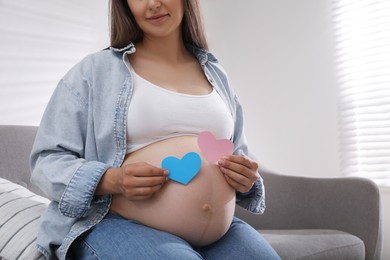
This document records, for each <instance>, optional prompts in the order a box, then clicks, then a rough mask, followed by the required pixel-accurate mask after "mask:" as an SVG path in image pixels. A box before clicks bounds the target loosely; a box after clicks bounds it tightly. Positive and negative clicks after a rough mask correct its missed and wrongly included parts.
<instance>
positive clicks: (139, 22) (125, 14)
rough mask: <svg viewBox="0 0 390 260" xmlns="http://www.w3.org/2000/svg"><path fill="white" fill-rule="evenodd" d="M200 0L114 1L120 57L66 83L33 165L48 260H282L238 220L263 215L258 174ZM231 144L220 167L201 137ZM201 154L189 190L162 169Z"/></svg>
mask: <svg viewBox="0 0 390 260" xmlns="http://www.w3.org/2000/svg"><path fill="white" fill-rule="evenodd" d="M199 9H200V7H199V3H198V1H197V0H160V1H158V0H127V1H126V0H112V1H111V8H110V12H111V16H110V18H111V47H110V48H108V49H106V50H103V51H100V52H98V53H95V54H92V55H89V56H87V57H86V58H85V59H83V60H82V61H81V62H80V63H78V64H77V65H76V66H74V67H73V68H72V69H71V70H70V71H69V72H68V73H67V74H66V75H65V76H64V77H63V78H62V79H61V81H60V82H59V84H58V86H57V88H56V90H55V91H54V93H53V96H52V98H51V100H50V102H49V104H48V105H47V108H46V111H45V113H44V116H43V118H42V122H41V125H40V127H39V130H38V133H37V137H36V140H35V143H34V147H33V151H32V154H31V169H32V181H33V182H34V183H35V184H37V185H38V186H39V187H40V188H41V189H42V190H43V191H45V192H46V194H47V196H48V197H49V198H50V199H51V203H50V204H49V207H48V208H47V210H46V212H45V213H44V214H43V216H42V218H41V226H40V230H39V234H38V249H39V250H40V251H41V252H42V253H43V254H44V256H45V257H46V258H48V259H57V258H58V259H69V258H70V259H110V260H111V259H121V260H122V259H279V257H278V255H277V254H276V253H275V251H274V250H273V249H272V248H271V247H270V245H269V244H268V243H267V242H266V241H265V240H264V239H263V238H262V236H261V235H260V234H259V233H258V232H257V231H256V230H254V229H253V228H251V227H250V226H249V225H248V224H246V223H245V222H243V221H242V220H240V219H238V218H235V217H234V209H235V204H236V203H238V204H239V205H240V206H242V207H244V208H245V209H247V210H249V211H251V212H254V213H262V212H263V211H264V208H265V204H264V188H263V183H262V179H261V177H260V176H259V174H258V164H257V163H256V162H255V161H253V160H252V159H250V158H249V157H248V156H247V154H248V151H247V144H246V139H245V135H244V132H243V115H242V109H241V106H240V104H239V103H238V101H237V97H236V95H235V94H234V92H233V90H232V88H231V86H230V84H229V80H228V78H227V75H226V74H225V72H224V70H223V69H222V68H221V66H220V65H219V64H218V61H217V60H216V58H215V57H214V56H213V55H212V54H211V53H210V52H209V51H208V50H207V49H208V47H207V42H206V40H205V37H204V32H203V26H202V22H201V16H200V12H199ZM205 131H207V132H210V133H212V134H213V135H214V137H215V138H216V139H228V140H230V141H231V142H232V143H233V145H234V150H233V154H230V155H229V154H227V155H226V156H222V157H221V158H219V160H217V161H215V162H213V161H208V160H207V159H206V158H205V154H204V151H202V149H201V148H200V147H199V142H198V141H199V135H200V134H201V133H202V132H205ZM188 153H192V154H196V155H197V156H198V157H197V158H199V171H197V174H196V175H195V177H194V178H193V179H192V180H191V181H190V182H189V183H187V184H183V183H180V182H177V181H175V180H172V179H171V176H172V175H170V174H171V172H170V171H171V169H167V168H164V167H163V166H162V162H163V161H164V159H166V158H169V157H176V158H178V159H181V158H183V157H185V155H186V154H188Z"/></svg>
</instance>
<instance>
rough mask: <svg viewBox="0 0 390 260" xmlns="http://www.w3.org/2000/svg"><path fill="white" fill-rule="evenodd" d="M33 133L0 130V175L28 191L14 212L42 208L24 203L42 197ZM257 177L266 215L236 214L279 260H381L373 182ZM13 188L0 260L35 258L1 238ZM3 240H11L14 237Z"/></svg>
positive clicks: (26, 128)
mask: <svg viewBox="0 0 390 260" xmlns="http://www.w3.org/2000/svg"><path fill="white" fill-rule="evenodd" d="M36 129H37V128H36V127H33V126H0V177H1V178H3V179H6V180H9V181H11V182H12V183H15V184H19V185H18V187H20V188H18V189H19V190H20V189H24V188H23V187H25V188H27V189H28V190H29V191H31V192H30V193H29V195H24V196H22V197H23V199H19V200H18V199H15V198H14V197H13V199H12V203H13V205H14V206H13V208H19V211H21V210H20V208H21V207H30V208H34V209H35V211H34V212H35V213H34V214H38V215H39V214H40V213H41V212H42V211H43V210H44V208H45V206H46V205H47V204H45V203H44V202H42V201H41V202H39V203H37V202H36V201H37V200H34V201H35V202H34V203H33V204H34V205H35V206H34V207H33V206H28V205H30V204H31V203H30V204H28V203H27V202H25V201H26V200H30V199H31V198H33V197H34V196H35V197H37V195H34V194H38V195H41V196H44V194H43V193H42V192H41V191H40V190H39V189H38V188H37V187H35V186H33V185H32V184H31V183H30V176H29V175H30V172H29V166H28V158H29V154H30V150H31V146H32V144H33V140H34V137H35V133H36ZM261 175H262V177H263V179H264V183H265V186H266V204H267V209H266V212H265V213H264V214H263V215H254V214H251V213H249V212H246V211H244V210H243V209H242V208H240V207H237V211H236V215H237V216H238V217H240V218H242V219H244V220H245V221H247V222H248V223H250V224H251V225H252V226H253V227H254V228H256V229H257V230H259V232H261V233H262V234H263V235H264V237H265V238H266V239H267V240H268V241H269V242H270V243H271V245H272V246H273V247H274V248H275V250H276V251H277V252H278V253H279V255H280V256H281V257H282V259H380V255H381V219H380V198H379V191H378V188H377V187H376V185H375V184H374V183H373V182H371V181H369V180H366V179H361V178H307V177H294V176H285V175H280V174H276V173H272V172H271V171H268V170H265V169H262V170H261ZM9 186H10V183H8V186H7V187H9ZM18 189H16V190H18ZM27 189H26V190H27ZM14 190H15V188H8V190H6V192H4V189H3V192H1V182H0V259H1V258H3V259H6V258H8V259H10V260H11V259H13V258H15V259H37V258H39V255H38V254H37V253H36V252H33V251H32V250H35V249H34V247H33V244H34V241H33V240H31V238H29V241H28V244H29V249H28V250H27V249H26V248H24V249H23V251H22V252H12V251H18V250H22V249H18V248H17V246H18V245H19V244H20V246H22V244H23V243H20V242H22V241H24V240H23V239H19V243H15V245H16V246H13V247H12V249H9V245H10V242H9V241H4V239H3V240H2V239H1V237H4V236H5V232H8V233H9V232H10V231H9V229H7V230H4V227H5V226H7V225H6V223H5V224H4V222H7V221H8V222H10V221H11V220H12V219H13V218H16V217H18V213H14V214H13V215H11V216H9V214H8V215H7V217H6V219H4V217H3V219H1V216H2V215H1V212H2V210H3V211H4V209H2V208H1V207H3V204H4V203H6V202H3V204H2V198H4V196H5V195H9V194H11V193H12V192H13V191H14ZM23 194H24V193H23ZM13 196H14V195H13ZM15 196H16V195H15ZM38 197H39V196H38ZM3 200H4V199H3ZM22 203H25V204H22ZM10 204H11V203H6V204H5V205H6V206H7V205H8V206H9V205H10ZM24 205H25V206H24ZM28 215H29V216H30V215H31V214H30V213H29V214H28ZM37 225H38V221H37V217H35V218H34V221H29V224H28V225H25V224H23V228H19V229H17V230H15V231H14V232H15V233H17V232H20V230H22V229H24V230H25V229H26V228H30V229H31V230H33V231H32V232H30V233H32V234H33V235H35V231H36V226H37ZM9 226H10V225H9ZM12 226H14V225H12ZM26 232H27V231H26ZM30 235H31V234H30ZM7 236H8V237H11V238H12V237H13V238H15V236H17V234H11V235H10V234H7ZM25 240H26V239H25ZM31 248H33V249H31ZM27 255H30V256H27ZM10 256H11V257H10ZM30 257H31V258H30Z"/></svg>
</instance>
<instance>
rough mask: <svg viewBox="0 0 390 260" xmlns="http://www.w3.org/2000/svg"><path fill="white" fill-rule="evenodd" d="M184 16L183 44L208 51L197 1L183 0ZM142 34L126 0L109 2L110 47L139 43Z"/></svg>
mask: <svg viewBox="0 0 390 260" xmlns="http://www.w3.org/2000/svg"><path fill="white" fill-rule="evenodd" d="M183 1H184V9H185V10H184V16H183V20H182V24H181V30H182V37H183V42H184V44H186V45H192V46H195V47H198V48H201V49H205V50H208V44H207V40H206V36H205V33H204V27H203V20H202V15H201V12H200V4H199V0H183ZM143 37H144V33H143V31H142V30H141V28H140V27H139V26H138V24H137V22H136V21H135V18H134V16H133V14H132V13H131V11H130V8H129V6H128V4H127V0H110V39H111V43H110V44H111V46H112V47H115V48H123V47H125V46H127V45H128V44H129V43H131V42H133V43H135V42H138V41H141V40H142V39H143Z"/></svg>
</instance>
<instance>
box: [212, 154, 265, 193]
mask: <svg viewBox="0 0 390 260" xmlns="http://www.w3.org/2000/svg"><path fill="white" fill-rule="evenodd" d="M218 165H219V168H220V170H221V172H222V173H223V175H224V176H225V179H226V181H227V182H228V183H229V185H230V186H232V187H233V188H234V189H235V190H236V191H238V192H248V191H249V190H250V189H251V188H252V186H253V184H254V183H255V182H256V181H257V180H258V179H259V178H260V175H259V173H258V170H259V165H258V163H257V162H255V161H253V160H252V159H250V158H248V157H246V156H238V155H229V156H226V157H224V158H222V159H221V160H219V161H218Z"/></svg>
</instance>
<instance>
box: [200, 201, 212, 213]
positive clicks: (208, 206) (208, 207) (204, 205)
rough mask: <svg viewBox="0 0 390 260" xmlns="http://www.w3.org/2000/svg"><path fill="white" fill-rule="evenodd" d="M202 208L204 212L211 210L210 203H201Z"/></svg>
mask: <svg viewBox="0 0 390 260" xmlns="http://www.w3.org/2000/svg"><path fill="white" fill-rule="evenodd" d="M202 210H203V211H204V212H211V205H210V204H208V203H205V204H203V207H202Z"/></svg>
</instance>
